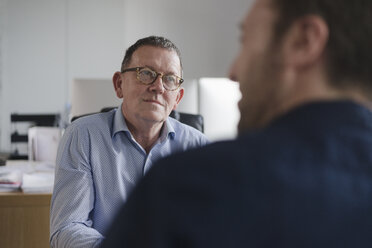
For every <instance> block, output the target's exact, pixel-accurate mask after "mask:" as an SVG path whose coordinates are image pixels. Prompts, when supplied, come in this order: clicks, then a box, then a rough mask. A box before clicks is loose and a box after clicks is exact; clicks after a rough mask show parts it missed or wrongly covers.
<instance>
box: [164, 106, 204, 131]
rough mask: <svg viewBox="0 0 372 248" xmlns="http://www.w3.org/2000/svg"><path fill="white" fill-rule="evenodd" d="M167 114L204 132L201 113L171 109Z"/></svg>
mask: <svg viewBox="0 0 372 248" xmlns="http://www.w3.org/2000/svg"><path fill="white" fill-rule="evenodd" d="M169 116H170V117H173V118H174V119H176V120H178V121H179V122H182V123H184V124H186V125H189V126H192V127H194V128H196V129H198V130H199V131H200V132H204V118H203V116H202V115H196V114H188V113H182V112H178V111H174V110H173V111H172V112H171V113H170V115H169Z"/></svg>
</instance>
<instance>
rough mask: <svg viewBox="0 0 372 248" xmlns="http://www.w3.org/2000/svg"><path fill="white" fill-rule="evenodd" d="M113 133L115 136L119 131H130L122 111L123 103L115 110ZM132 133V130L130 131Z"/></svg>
mask: <svg viewBox="0 0 372 248" xmlns="http://www.w3.org/2000/svg"><path fill="white" fill-rule="evenodd" d="M112 127H113V128H112V135H111V137H114V136H115V134H116V133H118V132H129V129H128V126H127V123H126V122H125V119H124V115H123V113H122V112H121V105H120V107H118V108H117V109H116V111H115V115H114V122H113V124H112ZM129 133H130V132H129Z"/></svg>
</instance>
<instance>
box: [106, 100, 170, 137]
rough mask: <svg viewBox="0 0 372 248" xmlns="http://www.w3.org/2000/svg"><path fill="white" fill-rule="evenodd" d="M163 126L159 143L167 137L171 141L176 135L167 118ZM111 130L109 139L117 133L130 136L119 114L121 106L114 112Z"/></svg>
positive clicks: (121, 115) (120, 113) (123, 119)
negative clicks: (124, 133)
mask: <svg viewBox="0 0 372 248" xmlns="http://www.w3.org/2000/svg"><path fill="white" fill-rule="evenodd" d="M164 124H165V125H164V128H163V129H162V131H161V134H160V141H161V142H162V141H164V140H165V139H166V138H168V137H169V138H171V139H174V137H175V135H176V132H175V130H174V127H173V125H172V123H171V121H170V118H169V117H168V118H167V119H166V120H165V123H164ZM112 130H113V132H112V136H111V137H114V136H115V134H116V133H118V132H128V133H129V134H130V131H129V129H128V126H127V123H126V122H125V118H124V115H123V113H122V112H121V106H120V107H118V108H117V109H116V111H115V115H114V122H113V129H112Z"/></svg>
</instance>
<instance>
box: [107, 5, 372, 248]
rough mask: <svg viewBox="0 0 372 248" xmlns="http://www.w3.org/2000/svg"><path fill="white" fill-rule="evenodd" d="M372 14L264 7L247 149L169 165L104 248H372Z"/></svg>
mask: <svg viewBox="0 0 372 248" xmlns="http://www.w3.org/2000/svg"><path fill="white" fill-rule="evenodd" d="M370 13H372V2H371V1H365V0H355V1H349V0H339V1H333V0H329V1H328V0H297V1H293V0H257V1H255V3H254V4H253V7H252V8H251V9H250V11H249V13H248V14H247V16H246V18H245V19H244V21H243V22H242V25H241V29H242V36H241V50H240V53H239V55H238V57H237V58H236V61H235V63H234V64H233V65H232V67H231V75H230V76H231V78H232V79H233V80H237V81H239V82H240V89H241V92H242V95H243V96H242V99H241V101H240V103H239V108H240V111H241V120H240V123H239V137H238V138H237V139H236V140H235V141H228V142H220V143H216V144H212V145H209V146H207V147H204V148H202V149H198V150H195V151H191V152H186V153H183V154H179V155H175V156H171V157H169V158H166V159H164V160H162V161H160V162H159V163H158V164H157V166H155V167H154V168H153V170H151V171H150V172H149V173H148V175H147V176H146V177H145V178H144V180H143V181H142V182H141V183H140V184H139V185H138V188H136V190H135V191H134V192H133V194H132V195H131V197H130V198H129V200H128V202H127V204H126V205H125V206H124V208H123V209H122V211H121V213H120V215H119V216H117V220H116V223H115V224H114V225H113V227H112V229H111V231H110V232H109V233H108V239H107V240H106V243H105V245H106V246H105V247H371V245H372V235H371V231H372V197H371V195H372V113H371V111H370V100H371V96H372V70H370V68H369V67H370V65H371V64H372V53H371V52H370V46H371V43H372V28H371V26H370V24H371V23H372V15H371V14H370Z"/></svg>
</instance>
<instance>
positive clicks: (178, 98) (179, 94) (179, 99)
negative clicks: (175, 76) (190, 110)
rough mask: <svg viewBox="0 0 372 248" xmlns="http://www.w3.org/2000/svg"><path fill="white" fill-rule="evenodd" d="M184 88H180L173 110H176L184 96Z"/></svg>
mask: <svg viewBox="0 0 372 248" xmlns="http://www.w3.org/2000/svg"><path fill="white" fill-rule="evenodd" d="M184 91H185V90H184V88H180V89H179V91H178V93H177V98H176V103H175V104H174V106H173V109H172V110H176V108H177V106H178V104H179V103H180V101H181V99H182V97H183V93H184Z"/></svg>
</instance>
